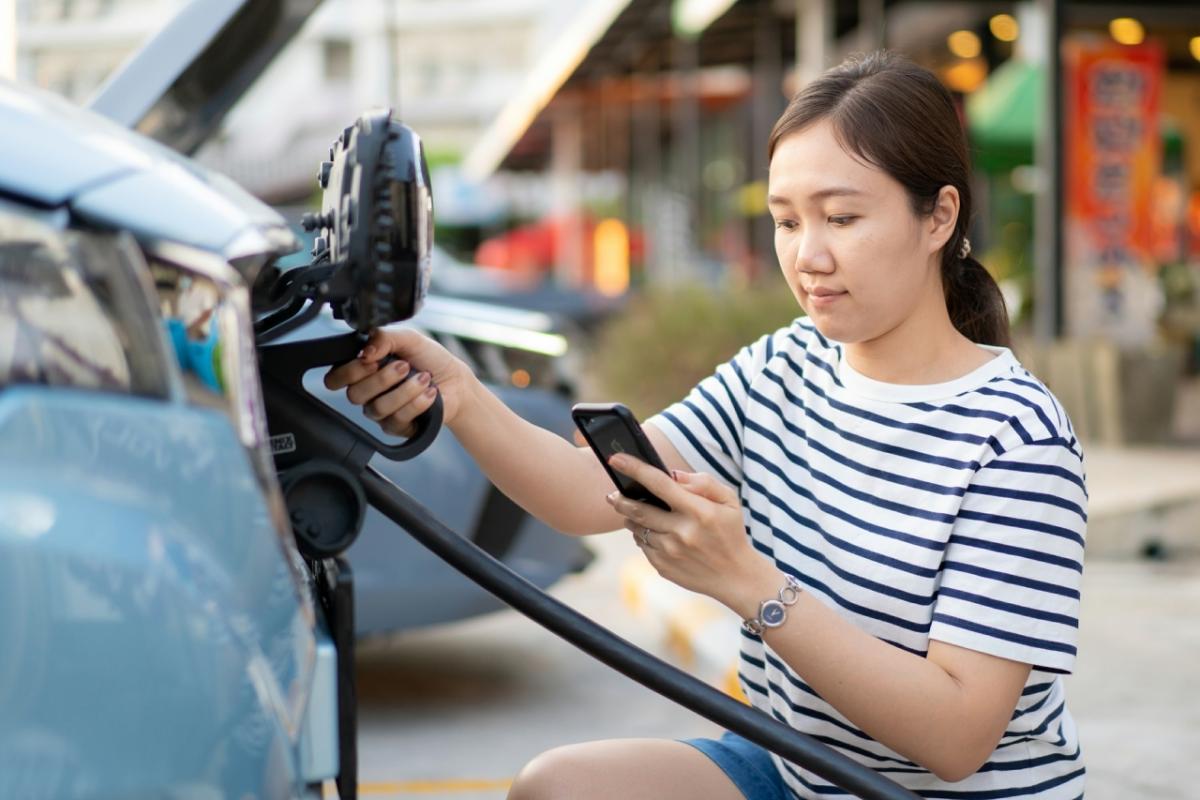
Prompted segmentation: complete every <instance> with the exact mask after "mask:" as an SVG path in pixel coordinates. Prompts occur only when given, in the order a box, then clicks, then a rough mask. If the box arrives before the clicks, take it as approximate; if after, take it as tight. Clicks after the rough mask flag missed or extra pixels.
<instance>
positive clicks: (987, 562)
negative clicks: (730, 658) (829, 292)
mask: <svg viewBox="0 0 1200 800" xmlns="http://www.w3.org/2000/svg"><path fill="white" fill-rule="evenodd" d="M987 349H988V350H991V351H992V352H994V353H996V354H997V355H996V357H995V358H992V359H991V360H990V361H988V362H987V363H986V364H984V365H983V366H981V367H979V368H978V369H976V370H974V371H973V372H971V373H970V374H968V375H965V376H963V377H961V378H958V379H957V380H953V381H950V382H947V383H940V384H932V385H897V384H888V383H881V382H879V381H875V380H872V379H871V378H868V377H866V376H865V375H862V374H861V373H858V372H856V371H854V369H853V368H851V367H850V365H849V364H847V363H846V360H845V358H844V357H843V351H844V348H843V346H842V345H841V344H838V343H836V342H831V341H830V340H828V339H826V338H825V337H824V336H822V335H821V333H820V332H819V331H818V330H816V328H815V327H814V326H813V324H812V322H811V321H810V320H809V319H807V318H803V317H802V318H799V319H797V320H795V321H794V322H793V323H792V324H791V325H790V326H788V327H786V328H781V329H780V330H778V331H776V332H774V333H772V334H767V335H764V336H763V337H762V338H760V339H759V340H758V341H756V342H754V343H753V344H751V345H749V346H747V347H744V348H742V350H741V351H740V352H738V353H737V354H736V355H735V356H734V357H733V358H732V359H731V360H730V361H729V362H727V363H725V364H722V365H721V366H719V367H718V368H717V370H716V372H715V374H713V375H712V376H710V377H708V378H705V379H704V380H703V381H701V382H700V383H699V384H698V385H697V386H696V387H695V388H694V389H693V390H692V391H691V392H690V393H689V394H688V396H687V397H686V398H685V399H684V400H682V401H681V402H678V403H675V404H674V405H672V406H670V407H669V408H667V409H665V410H664V411H662V412H661V413H659V414H656V415H655V416H653V417H651V418H650V419H648V420H647V421H646V424H648V425H653V426H655V427H656V428H657V429H658V430H660V431H662V433H663V434H664V435H666V436H667V438H668V439H669V440H670V441H671V443H672V444H674V445H675V447H676V448H677V449H678V450H679V453H680V454H681V455H682V456H683V458H684V459H685V460H686V461H687V463H688V464H689V465H690V466H691V467H692V469H693V470H694V471H700V472H708V473H711V474H712V475H714V476H716V477H717V478H719V479H720V480H722V481H723V482H725V483H727V484H728V485H730V486H731V487H733V488H734V489H736V490H738V492H739V494H740V497H741V502H742V508H743V514H744V518H745V522H746V530H747V532H748V533H749V535H750V537H751V539H752V541H753V544H754V547H755V548H756V549H757V550H758V551H759V552H761V553H763V554H764V555H766V556H767V557H769V558H771V559H773V560H774V562H775V563H776V565H777V566H778V567H779V568H780V569H781V570H783V571H784V572H786V573H789V574H791V575H794V576H795V577H796V578H797V579H799V581H800V582H801V583H802V584H803V585H804V587H805V589H806V590H807V591H808V592H809V593H810V594H812V595H813V596H814V597H816V598H818V599H820V600H821V601H822V602H824V603H825V604H827V605H828V606H830V607H832V608H833V609H835V610H836V611H838V612H839V613H841V614H842V616H844V617H845V618H846V619H848V620H850V621H851V622H853V623H854V624H855V625H857V626H858V627H860V628H862V629H863V630H866V631H867V632H869V633H871V634H872V635H874V636H876V637H878V638H880V639H882V640H884V641H886V642H888V643H890V644H892V645H894V646H895V647H899V648H901V649H902V650H906V651H908V652H910V653H914V654H917V655H920V656H924V655H925V653H926V651H927V650H928V646H929V640H930V639H936V640H938V641H942V642H947V643H950V644H954V645H957V646H960V647H966V648H970V649H972V650H976V651H979V652H983V653H989V654H992V655H995V656H1000V657H1002V658H1007V659H1011V660H1014V661H1020V662H1024V663H1027V664H1031V665H1033V670H1032V672H1031V673H1030V676H1029V681H1028V683H1027V684H1026V686H1025V690H1024V692H1023V693H1022V695H1021V698H1020V701H1019V702H1018V705H1017V708H1016V711H1015V712H1014V713H1013V716H1012V720H1011V721H1010V722H1009V724H1008V729H1007V730H1006V731H1005V732H1004V736H1003V737H1002V738H1001V740H1000V742H999V745H998V747H997V748H996V750H995V752H994V753H993V754H992V755H991V757H990V758H989V759H988V761H987V763H986V764H985V765H984V766H983V767H982V768H981V769H980V770H979V771H978V772H977V773H975V774H974V775H972V776H971V777H969V778H967V779H966V780H963V781H959V782H957V783H952V784H951V783H946V782H944V781H941V780H939V779H938V778H937V777H936V776H934V775H933V773H931V772H929V771H927V770H925V769H923V768H922V767H920V766H918V765H917V764H915V763H913V762H912V761H909V760H908V759H906V758H904V757H903V756H901V755H900V754H898V753H896V752H895V751H893V750H891V749H890V748H887V747H885V746H883V745H881V744H879V743H878V742H876V741H875V740H873V739H872V738H870V737H869V736H868V735H867V734H865V733H863V732H862V731H861V730H859V729H858V728H856V727H855V726H854V725H853V724H851V723H850V722H849V720H847V719H846V718H845V717H844V716H842V715H841V714H839V713H838V712H837V711H836V710H835V709H834V708H833V707H832V706H830V705H829V704H827V703H825V702H824V701H823V700H822V699H821V698H820V697H818V696H817V695H816V693H815V692H814V691H813V690H812V689H811V688H810V687H809V686H808V685H807V684H806V683H805V682H804V680H803V679H802V678H801V677H800V676H799V675H798V674H796V672H794V671H793V670H792V669H791V668H790V667H789V666H788V665H787V664H785V663H784V661H783V659H782V658H780V657H779V655H778V654H777V653H775V652H774V651H773V650H772V649H771V648H770V647H768V646H766V645H765V644H764V643H763V641H762V640H761V639H760V638H759V637H756V636H752V635H750V634H747V633H745V632H743V633H742V647H741V659H740V664H739V676H740V680H741V685H742V689H743V690H744V691H745V693H746V696H747V697H748V698H749V699H750V701H751V703H752V704H753V705H754V706H755V707H757V708H760V709H762V710H764V711H767V712H768V713H770V714H772V715H774V716H775V718H776V719H778V720H780V721H782V722H785V723H787V724H789V725H790V726H791V727H793V728H795V729H796V730H799V731H802V732H804V733H807V734H810V735H812V736H814V737H816V738H817V739H818V740H820V741H822V742H824V743H826V744H828V745H830V746H832V747H834V748H835V749H837V750H839V751H841V752H842V753H844V754H845V755H847V756H849V757H851V758H853V759H856V760H857V761H859V762H860V763H862V764H865V765H867V766H870V767H872V768H874V769H875V770H877V771H879V772H881V773H883V774H885V775H887V776H889V777H891V778H892V779H894V780H896V781H897V782H899V783H901V784H903V785H904V786H906V787H908V788H910V789H912V790H913V791H915V792H916V793H918V794H920V795H922V796H924V797H929V798H963V799H964V800H965V799H967V798H979V800H983V798H1017V797H1019V798H1032V797H1036V798H1055V800H1057V799H1058V798H1063V800H1074V799H1075V798H1078V797H1080V796H1081V795H1082V794H1083V785H1084V767H1083V762H1082V759H1081V756H1080V751H1079V742H1078V738H1077V736H1076V729H1075V723H1074V721H1073V720H1072V718H1071V716H1070V714H1069V713H1068V712H1067V709H1066V706H1065V696H1064V692H1063V686H1062V680H1061V677H1060V676H1061V675H1063V674H1066V673H1069V672H1070V671H1071V669H1072V667H1073V665H1074V662H1075V647H1076V640H1077V634H1078V622H1077V620H1078V615H1079V596H1080V595H1079V591H1080V578H1081V576H1082V570H1083V549H1084V531H1085V528H1086V520H1087V515H1086V505H1087V492H1086V489H1085V482H1084V467H1083V456H1082V451H1081V449H1080V445H1079V442H1078V441H1077V440H1076V438H1075V436H1074V435H1073V433H1072V429H1071V423H1070V421H1069V420H1068V419H1067V415H1066V413H1065V412H1064V410H1063V408H1062V406H1061V405H1059V403H1058V401H1057V400H1056V399H1055V398H1054V397H1053V396H1052V395H1051V394H1050V392H1049V391H1048V390H1047V389H1046V387H1045V386H1044V385H1042V383H1041V382H1039V381H1038V380H1037V379H1036V378H1035V377H1033V375H1031V374H1030V373H1029V372H1028V371H1027V370H1025V369H1024V368H1023V367H1022V366H1021V365H1020V363H1019V362H1018V361H1017V360H1016V358H1015V357H1014V355H1013V354H1012V352H1011V351H1010V350H1008V349H1005V348H998V347H989V348H987ZM775 764H776V766H777V767H778V768H779V769H780V772H781V774H782V775H783V778H784V781H785V782H786V783H787V785H788V786H789V787H790V789H791V791H792V793H793V795H794V796H796V797H804V798H815V797H821V798H836V797H849V796H850V795H848V794H846V793H844V792H842V791H840V790H838V789H837V788H835V787H833V786H831V785H830V784H829V783H828V782H827V781H825V780H823V779H822V778H820V777H818V776H817V775H815V774H814V773H811V772H809V771H807V770H804V769H801V768H799V767H797V766H795V765H793V764H790V763H786V762H783V761H781V760H780V759H779V758H778V757H777V756H776V757H775Z"/></svg>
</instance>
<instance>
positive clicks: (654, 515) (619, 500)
mask: <svg viewBox="0 0 1200 800" xmlns="http://www.w3.org/2000/svg"><path fill="white" fill-rule="evenodd" d="M606 499H607V501H608V504H609V505H611V506H612V507H613V509H615V510H616V512H617V513H618V514H620V515H621V516H623V517H625V518H626V519H627V520H632V521H633V522H635V523H637V525H638V528H639V529H640V528H641V527H642V526H645V527H647V528H650V529H651V530H655V531H665V530H668V529H671V528H674V527H675V524H674V520H675V519H677V515H676V514H675V513H674V512H672V511H663V510H662V509H661V508H658V507H657V506H652V505H650V504H649V503H642V502H640V501H638V500H630V499H629V498H628V497H625V496H624V495H623V494H621V493H620V492H613V493H612V494H610V495H608V497H607V498H606Z"/></svg>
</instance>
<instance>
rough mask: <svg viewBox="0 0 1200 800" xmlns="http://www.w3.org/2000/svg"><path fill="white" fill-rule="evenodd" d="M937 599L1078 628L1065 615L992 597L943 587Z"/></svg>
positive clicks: (1073, 620)
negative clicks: (950, 598) (962, 601)
mask: <svg viewBox="0 0 1200 800" xmlns="http://www.w3.org/2000/svg"><path fill="white" fill-rule="evenodd" d="M938 596H939V597H953V598H956V599H958V600H965V601H966V602H968V603H974V604H975V605H979V606H984V607H986V608H994V609H995V610H997V611H1005V612H1007V613H1009V614H1019V615H1020V616H1022V617H1031V618H1033V619H1040V620H1044V621H1046V622H1054V623H1057V624H1059V625H1066V626H1067V627H1069V628H1078V627H1079V620H1078V619H1077V618H1075V617H1072V616H1068V615H1067V614H1055V613H1054V612H1052V611H1042V610H1041V609H1036V608H1029V607H1027V606H1019V605H1017V604H1016V603H1006V602H1004V601H1003V600H997V599H995V598H994V597H988V596H986V595H982V594H975V593H974V592H964V591H961V590H959V589H953V588H950V587H948V586H943V587H942V588H941V590H940V591H939V593H938Z"/></svg>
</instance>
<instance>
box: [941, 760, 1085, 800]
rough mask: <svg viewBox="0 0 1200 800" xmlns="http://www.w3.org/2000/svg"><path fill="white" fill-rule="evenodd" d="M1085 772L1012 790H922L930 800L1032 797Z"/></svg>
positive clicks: (1071, 773) (1078, 771) (990, 799)
mask: <svg viewBox="0 0 1200 800" xmlns="http://www.w3.org/2000/svg"><path fill="white" fill-rule="evenodd" d="M1084 772H1085V770H1084V768H1083V767H1080V768H1079V769H1077V770H1075V771H1074V772H1068V773H1067V774H1066V775H1059V776H1057V777H1054V778H1050V779H1049V780H1044V781H1042V782H1040V783H1035V784H1033V785H1032V786H1018V787H1015V788H1012V789H985V790H982V791H974V792H971V791H951V790H933V789H925V790H922V792H921V796H922V797H925V798H929V800H960V799H961V800H999V798H1004V797H1030V796H1032V795H1035V794H1037V793H1038V792H1044V791H1046V790H1047V789H1053V788H1054V787H1055V786H1062V785H1063V784H1064V783H1069V782H1070V781H1073V780H1075V779H1076V778H1082V777H1083V775H1084Z"/></svg>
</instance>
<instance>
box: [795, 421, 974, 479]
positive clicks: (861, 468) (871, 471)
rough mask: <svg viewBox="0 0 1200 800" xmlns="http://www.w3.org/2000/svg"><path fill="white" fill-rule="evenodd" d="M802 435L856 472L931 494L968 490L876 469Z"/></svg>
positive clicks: (813, 446) (828, 455) (828, 456)
mask: <svg viewBox="0 0 1200 800" xmlns="http://www.w3.org/2000/svg"><path fill="white" fill-rule="evenodd" d="M785 424H786V423H785ZM801 436H803V437H804V439H805V441H806V443H807V444H808V446H809V447H811V448H812V449H813V450H816V451H817V452H818V453H820V454H821V455H823V456H826V457H827V458H829V459H830V460H831V461H836V462H837V463H838V464H841V465H842V466H844V467H849V468H850V469H852V470H854V471H855V472H861V473H862V474H864V475H869V476H871V477H872V478H879V479H880V480H885V481H889V482H891V483H895V484H897V485H899V486H907V487H909V488H910V489H920V490H921V491H923V492H929V493H931V494H941V495H950V496H954V495H957V496H959V497H962V496H963V495H964V494H966V492H967V490H966V487H964V486H941V485H939V484H936V483H930V482H929V481H923V480H921V479H919V478H911V477H908V476H906V475H897V474H896V473H894V472H888V471H886V470H882V469H876V468H875V467H868V466H866V465H865V464H860V463H858V462H857V461H855V460H854V459H852V458H849V457H847V456H844V455H842V454H840V453H836V452H834V451H833V450H830V449H829V448H828V447H826V446H825V445H823V444H821V443H820V442H819V441H817V440H816V439H809V438H808V435H807V434H805V433H801Z"/></svg>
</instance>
